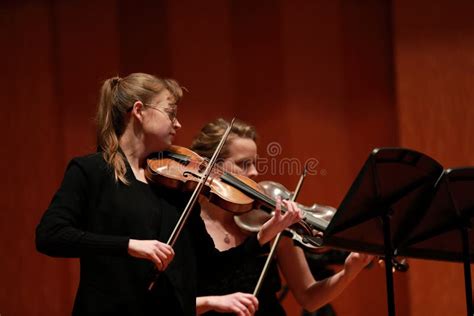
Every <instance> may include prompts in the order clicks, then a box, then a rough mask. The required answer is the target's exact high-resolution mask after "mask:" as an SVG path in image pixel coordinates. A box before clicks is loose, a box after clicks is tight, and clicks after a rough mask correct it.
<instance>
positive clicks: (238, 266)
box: [198, 254, 286, 316]
mask: <svg viewBox="0 0 474 316" xmlns="http://www.w3.org/2000/svg"><path fill="white" fill-rule="evenodd" d="M266 259H267V256H266V254H261V255H246V256H244V257H240V258H236V259H233V260H228V261H226V262H222V263H221V264H220V265H219V266H218V267H215V266H214V267H213V268H212V269H207V270H205V269H202V270H200V273H199V276H198V296H212V295H225V294H232V293H235V292H244V293H253V292H254V289H255V286H256V285H257V281H258V278H259V277H260V273H261V271H262V269H263V266H264V264H265V261H266ZM280 288H281V280H280V276H279V273H278V268H277V265H276V262H275V261H273V262H272V263H271V265H270V268H269V270H268V273H267V276H266V278H265V279H264V281H263V283H262V287H261V288H260V291H259V294H258V296H257V298H258V301H259V309H258V311H257V313H256V314H255V315H261V316H267V315H271V316H280V315H286V314H285V311H284V309H283V307H282V306H281V305H280V303H279V301H278V299H277V296H276V293H277V292H278V291H279V290H280ZM203 315H222V313H217V312H214V311H211V312H207V313H205V314H203ZM229 315H230V314H229Z"/></svg>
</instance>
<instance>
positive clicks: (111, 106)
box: [96, 73, 183, 184]
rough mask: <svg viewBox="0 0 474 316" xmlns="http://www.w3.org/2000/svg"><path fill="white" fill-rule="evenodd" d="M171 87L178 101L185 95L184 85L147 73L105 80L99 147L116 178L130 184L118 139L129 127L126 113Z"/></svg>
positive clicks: (101, 102) (98, 123)
mask: <svg viewBox="0 0 474 316" xmlns="http://www.w3.org/2000/svg"><path fill="white" fill-rule="evenodd" d="M165 90H168V91H169V92H170V94H171V95H172V96H173V97H174V102H175V103H177V102H178V101H179V99H181V97H182V96H183V91H182V88H181V87H180V86H179V84H178V83H177V82H176V81H175V80H173V79H162V78H158V77H155V76H153V75H149V74H145V73H132V74H130V75H128V76H127V77H124V78H120V77H114V78H110V79H107V80H105V82H104V83H103V84H102V88H101V90H100V100H99V104H98V108H97V115H96V123H97V148H98V150H100V151H101V152H102V155H103V157H104V160H105V161H106V162H107V163H108V164H109V165H110V166H111V167H112V168H113V170H114V173H115V180H116V181H121V182H123V183H125V184H128V180H127V179H126V177H125V173H126V165H125V157H124V155H123V154H122V153H121V152H120V151H119V138H120V136H122V134H123V132H124V130H125V126H126V120H125V117H126V113H127V112H128V111H129V110H130V109H131V108H132V107H133V104H134V103H135V102H136V101H141V102H142V103H144V104H146V103H149V102H151V99H152V98H153V97H155V96H156V95H157V94H159V93H161V92H163V91H165Z"/></svg>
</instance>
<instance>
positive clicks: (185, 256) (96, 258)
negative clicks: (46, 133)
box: [36, 153, 262, 315]
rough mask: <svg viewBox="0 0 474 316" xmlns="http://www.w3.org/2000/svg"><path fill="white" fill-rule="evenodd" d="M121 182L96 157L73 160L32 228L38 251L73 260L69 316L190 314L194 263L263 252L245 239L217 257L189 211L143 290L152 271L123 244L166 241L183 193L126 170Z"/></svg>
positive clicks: (192, 311)
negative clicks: (168, 256) (75, 273)
mask: <svg viewBox="0 0 474 316" xmlns="http://www.w3.org/2000/svg"><path fill="white" fill-rule="evenodd" d="M126 177H127V179H128V180H129V181H130V184H129V185H125V184H122V183H118V182H116V181H115V179H114V173H113V170H112V169H111V168H110V167H109V166H108V165H107V163H106V162H105V161H104V159H103V158H102V154H100V153H96V154H92V155H89V156H85V157H80V158H75V159H73V160H72V161H71V162H70V163H69V166H68V168H67V170H66V174H65V176H64V179H63V182H62V184H61V186H60V188H59V190H58V191H57V193H56V194H55V195H54V197H53V199H52V201H51V204H50V206H49V208H48V209H47V210H46V212H45V214H44V215H43V218H42V219H41V222H40V223H39V225H38V227H37V229H36V247H37V249H38V251H40V252H42V253H45V254H47V255H50V256H54V257H76V258H77V257H78V258H80V283H79V287H78V291H77V295H76V300H75V303H74V308H73V314H74V315H151V314H154V315H195V307H196V306H195V305H196V302H195V297H196V278H197V269H198V265H197V262H199V261H204V260H206V262H207V261H209V262H212V263H213V264H217V265H218V264H220V262H221V261H223V262H227V261H228V260H235V258H239V257H241V256H248V255H249V254H253V255H255V254H257V253H259V252H260V251H262V247H260V245H259V244H258V241H257V240H256V238H249V239H247V240H246V242H245V243H244V244H243V245H241V246H239V247H235V248H233V249H230V250H229V251H226V252H223V253H220V252H219V251H218V250H216V249H215V248H214V244H213V241H212V239H211V238H210V236H209V235H208V234H207V232H206V230H205V226H204V223H203V222H202V220H201V218H200V216H199V215H200V214H199V211H200V210H199V207H196V209H195V210H193V211H192V212H191V215H190V217H189V221H188V223H187V224H186V226H185V228H184V229H183V231H182V233H181V235H180V237H179V238H178V240H177V242H176V244H175V246H174V251H175V257H174V259H173V261H172V262H171V263H170V265H169V266H168V268H167V269H166V271H165V272H163V273H161V274H160V276H159V278H158V281H157V283H156V285H155V287H154V289H153V290H152V291H148V289H147V288H148V285H149V283H150V281H151V280H152V276H153V269H154V265H153V263H152V262H151V261H149V260H145V259H138V258H135V257H131V256H130V255H129V254H128V242H129V239H141V240H155V239H156V240H159V241H162V242H166V241H167V239H168V238H169V236H170V235H171V232H172V229H173V228H174V226H175V225H176V223H177V221H178V218H179V216H180V214H181V212H182V211H183V209H184V206H185V203H186V202H187V200H188V195H187V194H181V193H178V192H175V191H170V190H167V189H164V188H162V187H160V188H158V187H157V186H152V185H148V184H146V183H142V182H140V181H138V180H137V179H136V178H135V177H134V175H133V172H132V170H131V168H130V166H129V165H128V164H127V174H126Z"/></svg>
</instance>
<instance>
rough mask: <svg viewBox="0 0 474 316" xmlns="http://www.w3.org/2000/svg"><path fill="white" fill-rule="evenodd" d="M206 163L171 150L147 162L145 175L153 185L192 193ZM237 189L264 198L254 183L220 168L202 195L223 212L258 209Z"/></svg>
mask: <svg viewBox="0 0 474 316" xmlns="http://www.w3.org/2000/svg"><path fill="white" fill-rule="evenodd" d="M207 163H208V160H207V159H204V158H202V157H201V156H199V155H198V154H196V153H195V152H193V151H192V150H190V149H187V148H185V147H180V146H171V147H170V148H169V149H168V150H167V151H163V152H159V153H155V154H153V155H152V156H150V157H149V158H148V160H147V169H146V171H145V175H146V177H147V179H148V180H149V181H151V182H153V183H157V184H160V185H163V186H165V187H167V188H170V189H174V190H180V191H185V192H191V191H193V190H194V189H195V188H196V186H197V184H198V182H199V180H200V179H201V178H202V177H203V173H204V171H205V169H206V166H207ZM239 185H240V186H245V187H247V188H250V189H251V190H254V191H256V192H258V193H259V194H264V191H263V189H262V188H260V187H259V186H258V184H257V183H256V182H255V181H253V180H251V179H249V178H247V177H243V176H239V175H233V174H232V175H230V174H229V173H227V172H224V171H222V170H221V169H219V168H215V169H213V170H212V171H211V174H210V175H209V178H208V179H207V181H206V183H205V186H204V188H203V190H202V192H201V194H203V195H204V196H206V197H207V198H208V199H209V201H210V202H211V203H213V204H216V205H217V206H219V207H221V208H223V209H224V210H227V211H229V212H232V213H236V214H242V213H246V212H248V211H250V210H252V209H254V208H255V207H257V203H256V201H255V199H253V198H251V197H249V196H248V195H247V194H245V193H243V192H242V190H241V189H239V188H237V187H238V186H239Z"/></svg>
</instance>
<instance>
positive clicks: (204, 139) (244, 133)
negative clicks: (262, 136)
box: [191, 118, 257, 159]
mask: <svg viewBox="0 0 474 316" xmlns="http://www.w3.org/2000/svg"><path fill="white" fill-rule="evenodd" d="M229 124H230V123H229V122H228V121H226V120H224V119H223V118H218V119H217V120H215V121H213V122H209V123H207V124H206V125H204V127H203V128H202V129H201V131H200V133H199V134H198V135H197V136H196V138H194V140H193V143H192V145H191V150H193V151H195V152H196V153H197V154H199V155H200V156H202V157H207V158H210V157H211V156H212V154H213V153H214V151H215V149H216V148H217V146H218V145H219V142H220V140H221V138H222V135H224V132H225V130H226V129H227V127H228V126H229ZM235 137H242V138H249V139H251V140H253V141H256V139H257V132H256V131H255V128H254V127H253V126H251V125H249V124H247V123H245V122H242V121H238V120H236V121H235V122H234V125H233V126H232V129H231V130H230V134H229V138H228V140H227V142H226V143H225V144H224V147H223V148H222V151H221V153H220V155H219V158H220V159H226V158H227V157H228V156H229V145H230V142H231V140H232V138H235Z"/></svg>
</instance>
